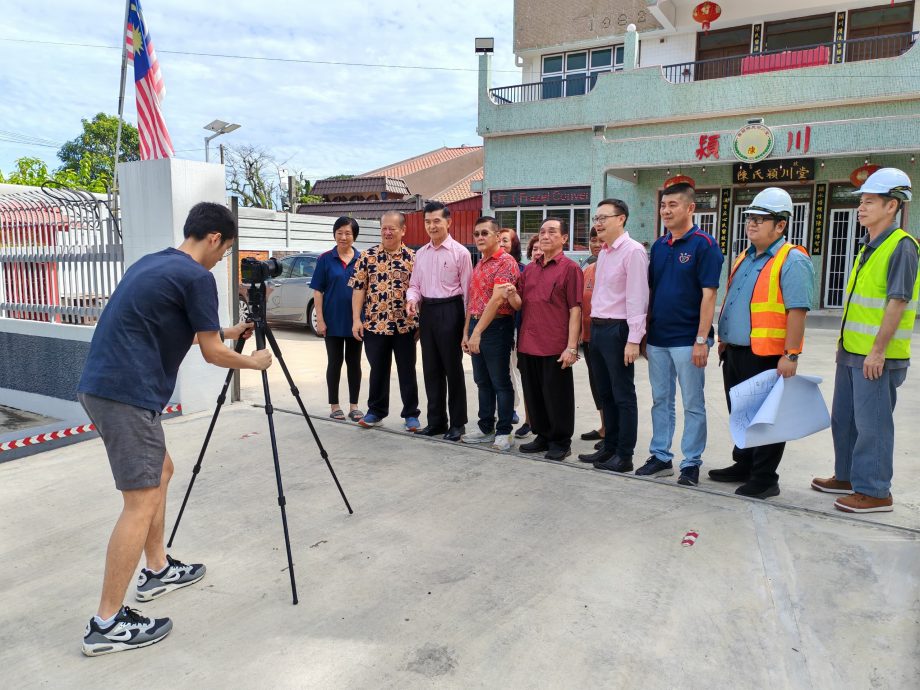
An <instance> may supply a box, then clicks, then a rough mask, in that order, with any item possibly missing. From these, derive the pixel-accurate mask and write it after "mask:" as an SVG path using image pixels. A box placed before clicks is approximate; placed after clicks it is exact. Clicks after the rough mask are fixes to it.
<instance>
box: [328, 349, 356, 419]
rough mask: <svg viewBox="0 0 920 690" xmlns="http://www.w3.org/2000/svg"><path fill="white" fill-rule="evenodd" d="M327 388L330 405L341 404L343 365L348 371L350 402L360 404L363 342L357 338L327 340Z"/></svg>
mask: <svg viewBox="0 0 920 690" xmlns="http://www.w3.org/2000/svg"><path fill="white" fill-rule="evenodd" d="M325 340H326V358H327V359H328V362H327V364H326V388H327V389H328V390H329V404H330V405H338V404H339V380H340V379H341V378H342V363H343V362H344V364H345V366H346V367H347V369H348V402H350V403H351V404H352V405H357V404H358V396H359V395H360V394H361V341H360V340H356V339H355V338H339V337H337V336H334V335H327V336H326V338H325Z"/></svg>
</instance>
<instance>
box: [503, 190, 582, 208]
mask: <svg viewBox="0 0 920 690" xmlns="http://www.w3.org/2000/svg"><path fill="white" fill-rule="evenodd" d="M489 198H490V204H489V205H490V206H491V207H492V208H507V207H509V206H576V205H577V206H583V205H587V204H590V203H591V188H590V187H547V188H542V189H493V190H492V192H491V195H490V197H489Z"/></svg>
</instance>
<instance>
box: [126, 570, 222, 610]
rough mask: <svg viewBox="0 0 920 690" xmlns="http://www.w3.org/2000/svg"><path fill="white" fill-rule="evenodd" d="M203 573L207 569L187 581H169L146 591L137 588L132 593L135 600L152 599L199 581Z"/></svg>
mask: <svg viewBox="0 0 920 690" xmlns="http://www.w3.org/2000/svg"><path fill="white" fill-rule="evenodd" d="M205 573H207V570H205V571H204V572H203V573H201V575H199V576H198V577H196V578H195V579H194V580H189V581H188V582H176V583H172V582H170V583H167V584H165V585H163V586H162V587H157V588H156V589H151V590H148V591H146V592H141V591H140V590H138V591H136V592H135V593H134V598H135V599H136V600H137V601H141V602H144V601H153V600H154V599H159V598H160V597H162V596H165V595H167V594H169V593H170V592H172V591H175V590H177V589H182V588H183V587H188V586H189V585H193V584H195V583H196V582H200V581H201V578H203V577H204V576H205Z"/></svg>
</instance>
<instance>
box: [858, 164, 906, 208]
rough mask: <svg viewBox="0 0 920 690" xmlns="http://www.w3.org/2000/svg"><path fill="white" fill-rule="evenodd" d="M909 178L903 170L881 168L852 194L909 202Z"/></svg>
mask: <svg viewBox="0 0 920 690" xmlns="http://www.w3.org/2000/svg"><path fill="white" fill-rule="evenodd" d="M910 192H911V190H910V178H909V177H908V176H907V173H905V172H904V171H903V170H898V169H897V168H881V169H879V170H876V171H875V172H874V173H872V174H871V175H869V177H867V178H866V181H865V182H863V186H862V187H860V188H859V189H857V190H856V191H855V192H853V193H854V194H881V195H883V196H890V197H894V198H895V199H900V200H901V201H910V197H911V193H910Z"/></svg>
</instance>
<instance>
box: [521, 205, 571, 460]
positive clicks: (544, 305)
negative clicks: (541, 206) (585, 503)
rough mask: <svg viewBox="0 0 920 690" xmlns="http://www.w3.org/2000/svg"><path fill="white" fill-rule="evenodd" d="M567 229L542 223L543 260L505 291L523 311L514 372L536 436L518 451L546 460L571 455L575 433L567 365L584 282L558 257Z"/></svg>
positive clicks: (530, 266) (560, 221)
mask: <svg viewBox="0 0 920 690" xmlns="http://www.w3.org/2000/svg"><path fill="white" fill-rule="evenodd" d="M566 226H567V224H566V221H565V220H563V219H560V218H547V219H546V220H545V221H543V225H541V226H540V249H542V250H543V256H542V257H540V258H539V259H537V260H536V261H533V262H531V263H530V264H528V265H527V268H525V269H524V274H523V275H522V276H521V280H520V288H518V289H516V288H515V287H514V286H513V285H507V286H505V288H504V290H505V295H506V296H507V299H508V301H509V302H510V303H511V306H512V307H514V308H515V309H521V310H522V319H521V335H520V338H519V339H518V368H519V369H520V370H521V382H522V383H523V385H524V402H525V403H526V404H527V411H528V413H529V414H530V422H531V428H532V429H533V432H534V433H535V434H536V436H537V438H536V439H534V440H533V441H531V442H530V443H525V444H524V445H523V446H521V452H522V453H542V452H546V456H545V457H546V459H547V460H564V459H565V458H567V457H568V456H569V455H571V453H572V451H571V445H572V434H573V433H574V432H575V382H574V379H573V377H572V365H574V364H575V362H577V361H578V336H579V335H581V300H582V296H583V293H584V277H583V275H582V272H581V269H580V268H579V267H578V264H576V263H575V262H574V261H572V260H571V259H570V258H568V257H567V256H565V254H563V253H562V250H563V249H564V248H565V247H566V246H567V245H568V242H569V232H568V229H567V227H566Z"/></svg>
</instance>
